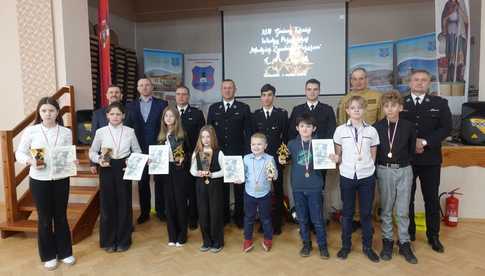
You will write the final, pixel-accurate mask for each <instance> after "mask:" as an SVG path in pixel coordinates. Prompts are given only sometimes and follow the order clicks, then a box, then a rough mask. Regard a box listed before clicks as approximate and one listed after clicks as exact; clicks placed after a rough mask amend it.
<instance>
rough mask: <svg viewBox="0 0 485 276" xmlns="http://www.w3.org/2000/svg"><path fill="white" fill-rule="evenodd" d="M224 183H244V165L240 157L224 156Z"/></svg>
mask: <svg viewBox="0 0 485 276" xmlns="http://www.w3.org/2000/svg"><path fill="white" fill-rule="evenodd" d="M224 182H225V183H234V182H241V183H242V182H244V163H243V158H242V156H240V155H232V156H231V155H226V156H224Z"/></svg>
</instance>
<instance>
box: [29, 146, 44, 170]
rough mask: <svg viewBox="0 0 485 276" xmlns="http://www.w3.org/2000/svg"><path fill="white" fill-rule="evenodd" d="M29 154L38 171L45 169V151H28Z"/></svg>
mask: <svg viewBox="0 0 485 276" xmlns="http://www.w3.org/2000/svg"><path fill="white" fill-rule="evenodd" d="M30 154H31V155H32V158H34V160H35V167H36V168H38V169H43V168H45V149H43V148H38V149H30Z"/></svg>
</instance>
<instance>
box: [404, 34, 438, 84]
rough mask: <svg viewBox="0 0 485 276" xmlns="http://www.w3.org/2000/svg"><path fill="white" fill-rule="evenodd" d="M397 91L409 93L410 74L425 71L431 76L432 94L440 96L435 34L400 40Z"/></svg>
mask: <svg viewBox="0 0 485 276" xmlns="http://www.w3.org/2000/svg"><path fill="white" fill-rule="evenodd" d="M396 62H397V89H398V90H399V91H400V92H402V93H407V92H408V91H409V86H408V83H409V74H410V73H411V71H412V70H416V69H424V70H426V71H428V72H429V73H430V74H431V76H432V77H431V88H430V93H432V94H438V68H437V60H436V40H435V34H434V33H430V34H425V35H421V36H416V37H411V38H405V39H400V40H398V41H397V42H396Z"/></svg>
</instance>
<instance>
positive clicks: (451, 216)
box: [439, 188, 463, 227]
mask: <svg viewBox="0 0 485 276" xmlns="http://www.w3.org/2000/svg"><path fill="white" fill-rule="evenodd" d="M459 189H460V188H456V189H454V190H451V191H450V192H444V193H441V194H440V196H439V198H440V199H441V197H442V196H443V195H448V197H447V198H446V201H445V213H444V214H443V210H441V215H442V216H443V221H444V222H445V225H447V226H450V227H455V226H457V225H458V206H459V204H460V200H459V199H458V198H457V197H455V195H463V194H462V193H458V192H457V191H458V190H459Z"/></svg>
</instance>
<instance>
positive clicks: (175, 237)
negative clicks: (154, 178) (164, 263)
mask: <svg viewBox="0 0 485 276" xmlns="http://www.w3.org/2000/svg"><path fill="white" fill-rule="evenodd" d="M184 176H185V169H184V168H183V167H181V166H176V165H175V164H174V163H173V162H170V169H169V174H167V175H161V179H162V185H163V196H164V197H165V198H164V199H165V215H166V216H167V231H168V241H169V242H178V243H185V242H186V241H187V215H188V214H187V189H186V186H187V184H186V183H185V181H186V178H185V177H184Z"/></svg>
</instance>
